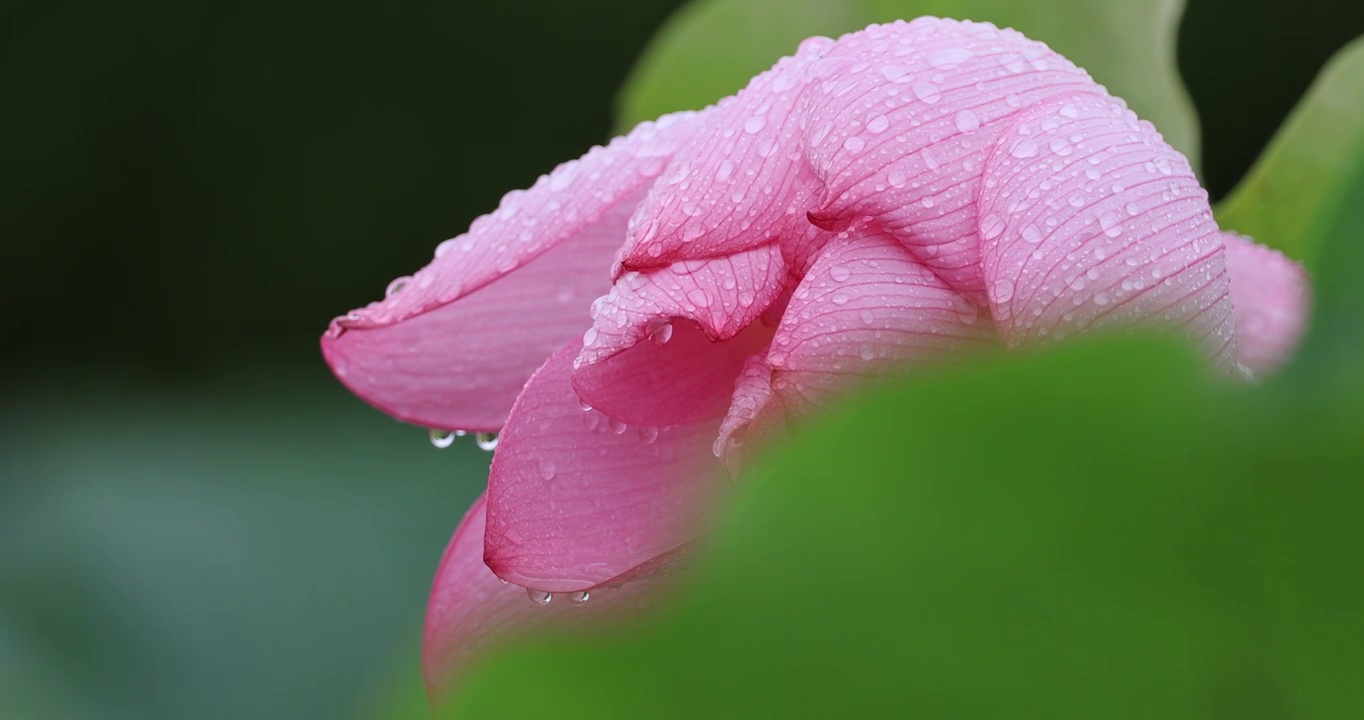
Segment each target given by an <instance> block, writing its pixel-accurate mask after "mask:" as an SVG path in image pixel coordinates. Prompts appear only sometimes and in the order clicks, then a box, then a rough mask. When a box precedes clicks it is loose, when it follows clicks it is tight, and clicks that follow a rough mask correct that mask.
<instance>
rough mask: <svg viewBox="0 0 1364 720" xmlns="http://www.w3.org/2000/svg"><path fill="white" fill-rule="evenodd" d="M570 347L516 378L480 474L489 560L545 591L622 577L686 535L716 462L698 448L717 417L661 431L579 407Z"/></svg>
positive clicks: (501, 572) (503, 573)
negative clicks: (484, 476) (511, 401)
mask: <svg viewBox="0 0 1364 720" xmlns="http://www.w3.org/2000/svg"><path fill="white" fill-rule="evenodd" d="M574 351H575V348H573V347H565V348H563V349H562V350H560V351H559V352H557V353H555V354H554V356H553V357H551V358H550V359H549V361H548V362H546V363H545V365H544V367H542V368H541V369H540V370H538V371H537V372H536V373H535V375H534V376H532V377H531V379H530V382H529V383H527V384H526V389H525V390H524V391H523V392H522V393H521V396H520V397H519V398H517V401H516V405H515V406H514V407H513V408H512V412H511V416H510V418H508V420H507V425H506V428H505V429H504V431H503V433H502V436H501V440H500V442H499V444H498V449H497V454H496V455H495V456H494V457H493V466H492V474H491V477H490V479H489V481H488V528H487V534H486V544H487V545H486V554H485V559H486V560H487V562H488V566H489V567H491V568H492V569H493V571H494V572H496V573H497V575H498V576H499V577H502V578H505V579H507V580H510V581H512V582H514V583H516V584H518V585H523V586H526V587H532V588H536V589H539V590H546V591H550V592H571V591H574V590H583V589H587V588H591V587H594V586H596V585H599V584H601V583H604V582H608V581H612V580H616V579H619V578H621V577H629V576H630V574H631V573H634V572H637V571H638V570H639V569H640V568H641V567H647V566H649V564H650V563H652V562H654V561H655V559H656V558H658V557H660V556H663V555H666V554H667V553H669V552H673V551H675V550H677V549H678V548H679V547H681V546H682V545H684V544H685V543H687V542H688V541H689V540H690V539H691V538H692V537H693V536H694V535H695V530H696V517H697V515H696V513H697V512H699V511H700V510H701V509H702V506H704V505H705V503H704V500H705V499H706V498H707V496H708V493H709V491H710V490H711V489H713V487H712V484H711V482H710V481H711V480H712V479H713V478H714V477H716V476H718V472H717V471H718V470H719V468H718V466H717V464H716V463H715V459H714V458H713V457H712V456H711V453H710V452H709V450H710V446H711V442H712V441H713V440H714V438H715V434H716V431H717V430H718V429H719V425H720V423H719V419H718V418H716V419H715V420H711V421H707V422H701V423H692V424H684V425H675V426H672V427H662V428H660V427H652V426H629V425H626V424H624V423H622V422H620V421H618V420H612V419H610V418H607V417H606V416H604V415H602V414H601V413H599V412H597V411H596V410H584V409H583V408H582V407H581V406H580V405H579V401H578V397H577V395H576V394H575V393H574V391H573V387H572V385H571V383H570V375H571V372H572V367H573V356H574Z"/></svg>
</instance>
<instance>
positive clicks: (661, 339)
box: [649, 320, 673, 345]
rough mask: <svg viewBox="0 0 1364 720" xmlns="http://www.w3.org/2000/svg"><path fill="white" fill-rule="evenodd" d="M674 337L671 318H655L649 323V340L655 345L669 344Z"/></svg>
mask: <svg viewBox="0 0 1364 720" xmlns="http://www.w3.org/2000/svg"><path fill="white" fill-rule="evenodd" d="M671 339H673V323H672V321H671V320H654V321H653V322H651V323H649V341H650V342H652V343H653V344H655V345H667V344H668V341H669V340H671Z"/></svg>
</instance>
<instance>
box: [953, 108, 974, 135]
mask: <svg viewBox="0 0 1364 720" xmlns="http://www.w3.org/2000/svg"><path fill="white" fill-rule="evenodd" d="M953 122H954V123H955V124H956V126H957V130H960V131H961V132H964V133H967V132H975V131H976V130H978V129H979V128H980V118H979V117H977V116H976V114H975V113H973V112H971V111H970V110H962V111H960V112H958V113H957V116H956V117H955V118H954V119H953Z"/></svg>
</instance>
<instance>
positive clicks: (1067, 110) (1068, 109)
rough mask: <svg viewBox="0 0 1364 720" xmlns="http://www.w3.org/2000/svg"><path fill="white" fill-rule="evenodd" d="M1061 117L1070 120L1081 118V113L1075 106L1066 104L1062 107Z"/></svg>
mask: <svg viewBox="0 0 1364 720" xmlns="http://www.w3.org/2000/svg"><path fill="white" fill-rule="evenodd" d="M1061 116H1062V117H1068V118H1077V117H1080V111H1079V110H1076V109H1075V106H1074V105H1071V104H1070V103H1066V104H1065V105H1062V106H1061Z"/></svg>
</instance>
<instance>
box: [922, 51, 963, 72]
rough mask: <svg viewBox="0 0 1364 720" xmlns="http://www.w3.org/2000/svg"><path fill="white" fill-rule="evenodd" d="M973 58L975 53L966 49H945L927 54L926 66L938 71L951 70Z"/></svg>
mask: <svg viewBox="0 0 1364 720" xmlns="http://www.w3.org/2000/svg"><path fill="white" fill-rule="evenodd" d="M973 57H975V53H972V52H971V51H970V50H967V49H966V48H960V47H959V48H947V49H945V50H938V51H937V52H933V53H929V55H928V64H929V65H932V66H933V67H935V68H937V69H939V70H951V69H952V68H954V67H956V66H958V65H960V64H962V63H964V62H966V61H967V60H970V59H971V58H973Z"/></svg>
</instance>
